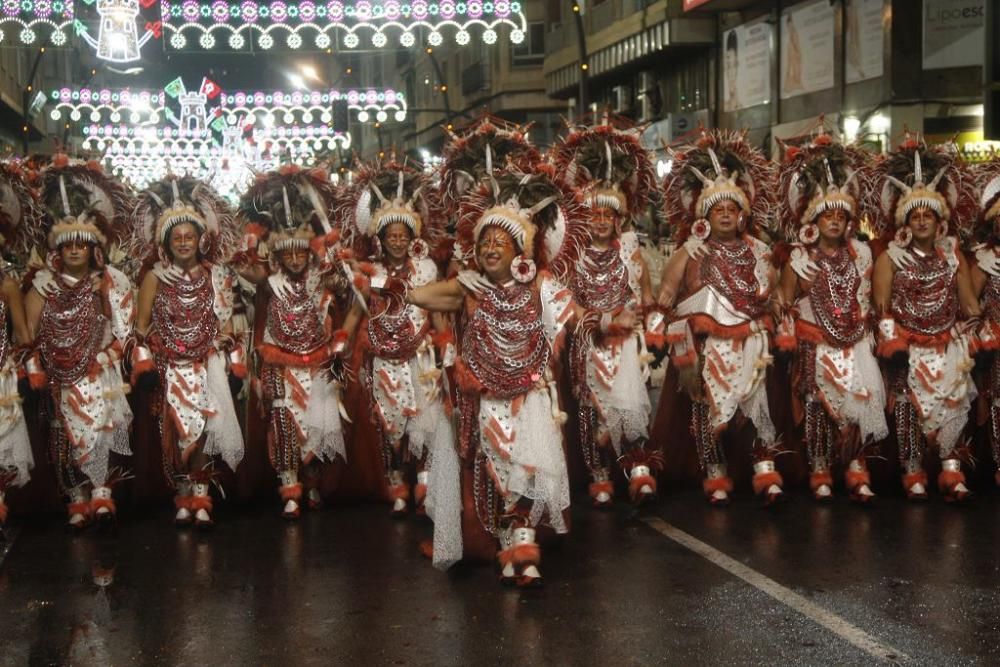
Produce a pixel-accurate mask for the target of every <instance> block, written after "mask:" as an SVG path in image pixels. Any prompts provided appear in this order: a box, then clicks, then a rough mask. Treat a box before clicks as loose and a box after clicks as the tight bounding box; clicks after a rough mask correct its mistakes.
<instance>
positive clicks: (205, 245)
mask: <svg viewBox="0 0 1000 667" xmlns="http://www.w3.org/2000/svg"><path fill="white" fill-rule="evenodd" d="M211 249H212V239H211V237H210V236H209V235H208V232H202V233H201V236H199V237H198V251H199V252H200V253H201V256H202V257H208V251H209V250H211Z"/></svg>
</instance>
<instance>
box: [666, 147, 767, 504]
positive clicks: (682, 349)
mask: <svg viewBox="0 0 1000 667" xmlns="http://www.w3.org/2000/svg"><path fill="white" fill-rule="evenodd" d="M664 188H665V191H664V200H665V206H666V215H667V219H668V221H669V222H670V223H671V224H673V225H675V227H677V228H679V230H680V231H681V233H680V234H679V239H680V240H681V241H683V246H682V247H679V248H678V249H677V251H676V252H675V253H674V254H673V255H672V256H671V257H670V260H669V261H668V264H667V266H666V267H665V268H664V272H663V280H662V282H661V286H660V290H659V296H658V301H659V303H660V305H661V306H662V307H663V308H667V309H672V322H671V323H670V325H669V328H668V331H667V339H668V342H669V343H670V344H671V361H672V362H673V364H674V365H675V367H676V368H677V369H678V373H679V375H680V382H681V385H682V387H683V388H684V389H685V390H686V391H687V392H688V394H689V395H690V397H691V400H692V403H693V405H692V415H691V430H692V434H693V436H694V439H695V445H696V447H697V450H698V460H699V462H700V464H701V468H702V472H703V473H704V474H705V480H704V481H703V484H702V488H703V489H704V492H705V494H706V496H707V497H708V500H709V502H711V503H712V504H713V505H725V504H727V503H728V502H729V499H730V497H729V494H730V493H731V492H732V488H733V483H732V480H731V478H730V477H729V474H728V471H727V468H726V460H725V456H724V453H723V449H722V446H721V443H720V435H721V433H722V432H723V431H724V430H725V429H726V428H727V427H729V426H730V424H731V423H732V422H733V420H734V418H735V417H737V411H739V412H740V413H741V414H742V416H743V417H744V418H746V419H749V420H750V422H752V424H753V425H754V427H755V428H756V440H755V443H754V446H753V457H754V464H753V468H754V476H753V488H754V492H755V493H757V494H758V495H760V496H762V497H763V498H764V500H765V502H766V503H767V504H772V503H774V502H775V501H778V500H781V499H782V498H783V496H784V494H783V491H782V485H783V481H782V478H781V475H780V473H779V472H778V471H777V470H776V469H775V464H774V457H775V455H776V454H777V453H778V452H777V444H776V433H775V428H774V423H773V422H772V421H771V415H770V411H769V408H768V403H767V389H766V387H765V375H766V371H767V368H768V366H769V365H770V364H771V361H772V357H771V355H770V351H769V347H770V345H769V341H768V334H769V332H770V331H771V330H772V329H773V320H772V318H771V314H770V312H769V311H768V307H769V304H768V301H769V299H770V296H771V290H772V287H773V285H774V283H775V278H776V277H775V272H774V271H773V269H772V267H771V264H770V250H769V248H768V246H767V245H766V244H764V243H763V242H761V241H760V240H758V239H757V238H754V236H752V235H751V231H752V230H753V227H754V225H762V224H764V223H765V222H766V220H765V218H766V216H767V214H768V211H769V208H770V206H771V202H772V201H773V195H774V190H775V175H774V170H773V167H772V165H771V163H770V162H768V160H767V159H766V158H765V157H764V156H763V155H762V154H761V152H760V151H759V150H756V149H754V148H752V147H751V146H750V144H749V143H748V142H747V140H746V135H745V133H737V132H729V131H724V130H711V131H709V130H704V131H702V133H701V136H700V138H699V139H698V141H697V143H696V144H694V145H691V146H686V147H684V148H682V149H681V151H679V152H677V153H675V154H674V164H673V169H672V170H671V173H670V175H669V176H668V177H667V180H666V181H665V183H664ZM684 232H688V236H687V238H686V240H684ZM664 400H672V397H669V396H668V397H667V398H666V399H664Z"/></svg>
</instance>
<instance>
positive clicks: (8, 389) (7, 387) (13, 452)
mask: <svg viewBox="0 0 1000 667" xmlns="http://www.w3.org/2000/svg"><path fill="white" fill-rule="evenodd" d="M2 279H3V276H2V274H0V280H2ZM9 324H10V311H9V309H8V307H7V302H6V301H4V300H2V299H0V473H2V472H4V471H12V472H13V473H14V474H15V477H14V478H13V480H11V482H12V483H13V484H14V485H16V486H22V485H24V484H26V483H27V482H28V474H29V471H30V470H31V467H32V466H33V465H34V458H33V457H32V454H31V442H30V441H29V440H28V429H27V427H26V426H25V423H24V411H23V410H22V409H21V397H20V396H19V395H18V392H17V371H18V369H17V365H16V364H15V363H14V360H13V359H12V358H11V355H10V352H11V339H10V334H9V333H8V331H7V329H8V326H9Z"/></svg>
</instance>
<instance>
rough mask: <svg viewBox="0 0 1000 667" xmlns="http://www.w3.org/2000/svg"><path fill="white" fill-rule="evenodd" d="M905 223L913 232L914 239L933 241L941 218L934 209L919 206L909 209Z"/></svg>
mask: <svg viewBox="0 0 1000 667" xmlns="http://www.w3.org/2000/svg"><path fill="white" fill-rule="evenodd" d="M906 224H907V226H909V228H910V231H911V232H912V233H913V240H914V241H918V242H919V241H933V240H935V239H936V238H937V233H938V227H939V226H940V224H941V220H940V219H939V218H938V214H937V213H935V212H934V209H931V208H927V207H926V206H920V207H918V208H915V209H913V210H912V211H910V215H909V216H908V217H907V218H906Z"/></svg>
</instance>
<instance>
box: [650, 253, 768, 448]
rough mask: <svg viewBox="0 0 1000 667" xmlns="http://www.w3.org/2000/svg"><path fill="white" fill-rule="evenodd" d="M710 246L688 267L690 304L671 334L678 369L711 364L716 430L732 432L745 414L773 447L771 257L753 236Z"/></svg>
mask: <svg viewBox="0 0 1000 667" xmlns="http://www.w3.org/2000/svg"><path fill="white" fill-rule="evenodd" d="M706 245H707V246H708V248H707V250H708V254H707V255H706V256H705V257H704V258H703V259H694V258H690V259H688V262H687V266H686V267H685V277H684V291H683V298H682V299H681V300H680V302H679V303H678V304H677V307H676V309H675V316H676V319H675V320H674V321H673V322H672V323H671V324H670V327H669V328H668V331H667V339H668V341H669V342H670V343H671V346H672V354H671V356H672V358H673V360H674V363H675V364H677V365H682V364H686V365H690V364H692V363H695V362H696V360H697V357H698V356H700V357H701V358H702V359H704V364H703V368H702V373H701V377H702V381H703V384H704V391H705V395H706V397H707V402H708V404H709V405H710V408H711V412H710V426H711V428H712V430H713V431H715V432H718V431H720V430H721V429H723V428H725V427H726V425H727V424H728V423H729V422H730V420H732V418H733V417H734V416H735V414H736V410H737V409H739V410H741V411H742V413H743V414H744V415H745V416H746V417H747V418H748V419H749V420H750V421H751V422H753V424H754V426H755V427H756V428H757V435H758V437H759V438H760V439H761V440H763V441H764V442H766V443H771V442H773V441H774V439H775V429H774V423H773V422H772V421H771V415H770V412H769V410H768V406H767V390H766V388H765V386H764V378H765V371H766V366H767V364H768V363H769V362H770V353H769V343H768V335H767V330H768V328H769V327H770V326H771V321H770V316H769V315H768V314H767V313H766V309H765V305H766V303H767V298H768V294H769V290H770V283H769V270H770V251H769V249H768V247H767V245H765V244H764V243H763V242H761V241H759V240H757V239H754V238H752V237H749V236H745V237H743V238H741V239H737V240H735V241H732V242H728V243H721V242H718V241H708V242H706ZM695 336H698V338H699V343H700V344H698V345H696V342H695ZM702 337H703V338H702Z"/></svg>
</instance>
